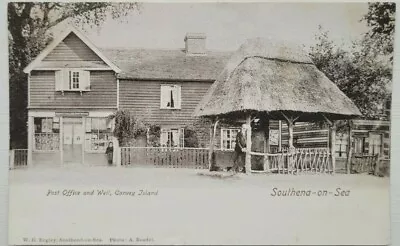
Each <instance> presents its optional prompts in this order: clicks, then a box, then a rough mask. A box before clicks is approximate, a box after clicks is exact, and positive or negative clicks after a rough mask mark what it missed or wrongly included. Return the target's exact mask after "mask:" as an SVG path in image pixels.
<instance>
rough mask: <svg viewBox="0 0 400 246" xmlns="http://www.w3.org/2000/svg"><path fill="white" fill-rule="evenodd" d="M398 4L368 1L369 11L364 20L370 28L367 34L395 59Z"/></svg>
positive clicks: (385, 52)
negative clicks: (394, 48) (394, 44)
mask: <svg viewBox="0 0 400 246" xmlns="http://www.w3.org/2000/svg"><path fill="white" fill-rule="evenodd" d="M395 16H396V4H395V3H394V2H374V3H368V13H367V14H365V15H364V16H363V18H362V20H365V21H366V22H367V25H368V26H369V27H370V30H369V31H368V32H367V33H366V36H368V37H370V38H371V40H373V41H374V42H373V44H374V46H375V47H376V48H377V49H379V50H381V51H382V52H383V53H384V54H388V55H390V58H391V60H392V59H393V43H394V29H395Z"/></svg>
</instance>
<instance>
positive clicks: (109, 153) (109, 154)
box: [106, 142, 114, 165]
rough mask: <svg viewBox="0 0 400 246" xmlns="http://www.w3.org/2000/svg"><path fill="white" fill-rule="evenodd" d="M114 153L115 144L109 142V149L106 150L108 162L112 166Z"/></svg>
mask: <svg viewBox="0 0 400 246" xmlns="http://www.w3.org/2000/svg"><path fill="white" fill-rule="evenodd" d="M113 152H114V147H113V142H109V143H108V147H107V149H106V155H107V161H108V164H109V165H112V163H113Z"/></svg>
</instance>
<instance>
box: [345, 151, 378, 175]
mask: <svg viewBox="0 0 400 246" xmlns="http://www.w3.org/2000/svg"><path fill="white" fill-rule="evenodd" d="M378 161H379V156H378V155H359V154H358V155H353V156H352V157H351V172H352V173H375V167H376V165H377V163H378Z"/></svg>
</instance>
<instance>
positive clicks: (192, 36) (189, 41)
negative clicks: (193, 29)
mask: <svg viewBox="0 0 400 246" xmlns="http://www.w3.org/2000/svg"><path fill="white" fill-rule="evenodd" d="M185 52H186V55H192V56H204V55H206V34H205V33H187V34H186V36H185Z"/></svg>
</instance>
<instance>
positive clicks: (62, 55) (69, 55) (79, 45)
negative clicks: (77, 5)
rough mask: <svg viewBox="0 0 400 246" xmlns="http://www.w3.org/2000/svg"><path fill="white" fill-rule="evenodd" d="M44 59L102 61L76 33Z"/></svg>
mask: <svg viewBox="0 0 400 246" xmlns="http://www.w3.org/2000/svg"><path fill="white" fill-rule="evenodd" d="M43 61H102V60H101V58H100V57H98V56H97V55H96V53H94V52H93V51H92V50H91V49H90V48H89V47H88V46H87V45H86V44H85V43H84V42H82V41H81V40H80V39H79V38H78V37H77V36H76V35H75V34H73V33H71V34H69V35H68V36H67V37H66V38H65V39H64V40H63V41H61V42H60V43H59V44H58V45H57V47H55V48H54V49H53V50H52V51H51V52H50V53H49V54H48V55H47V56H46V57H45V58H44V59H43Z"/></svg>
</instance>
